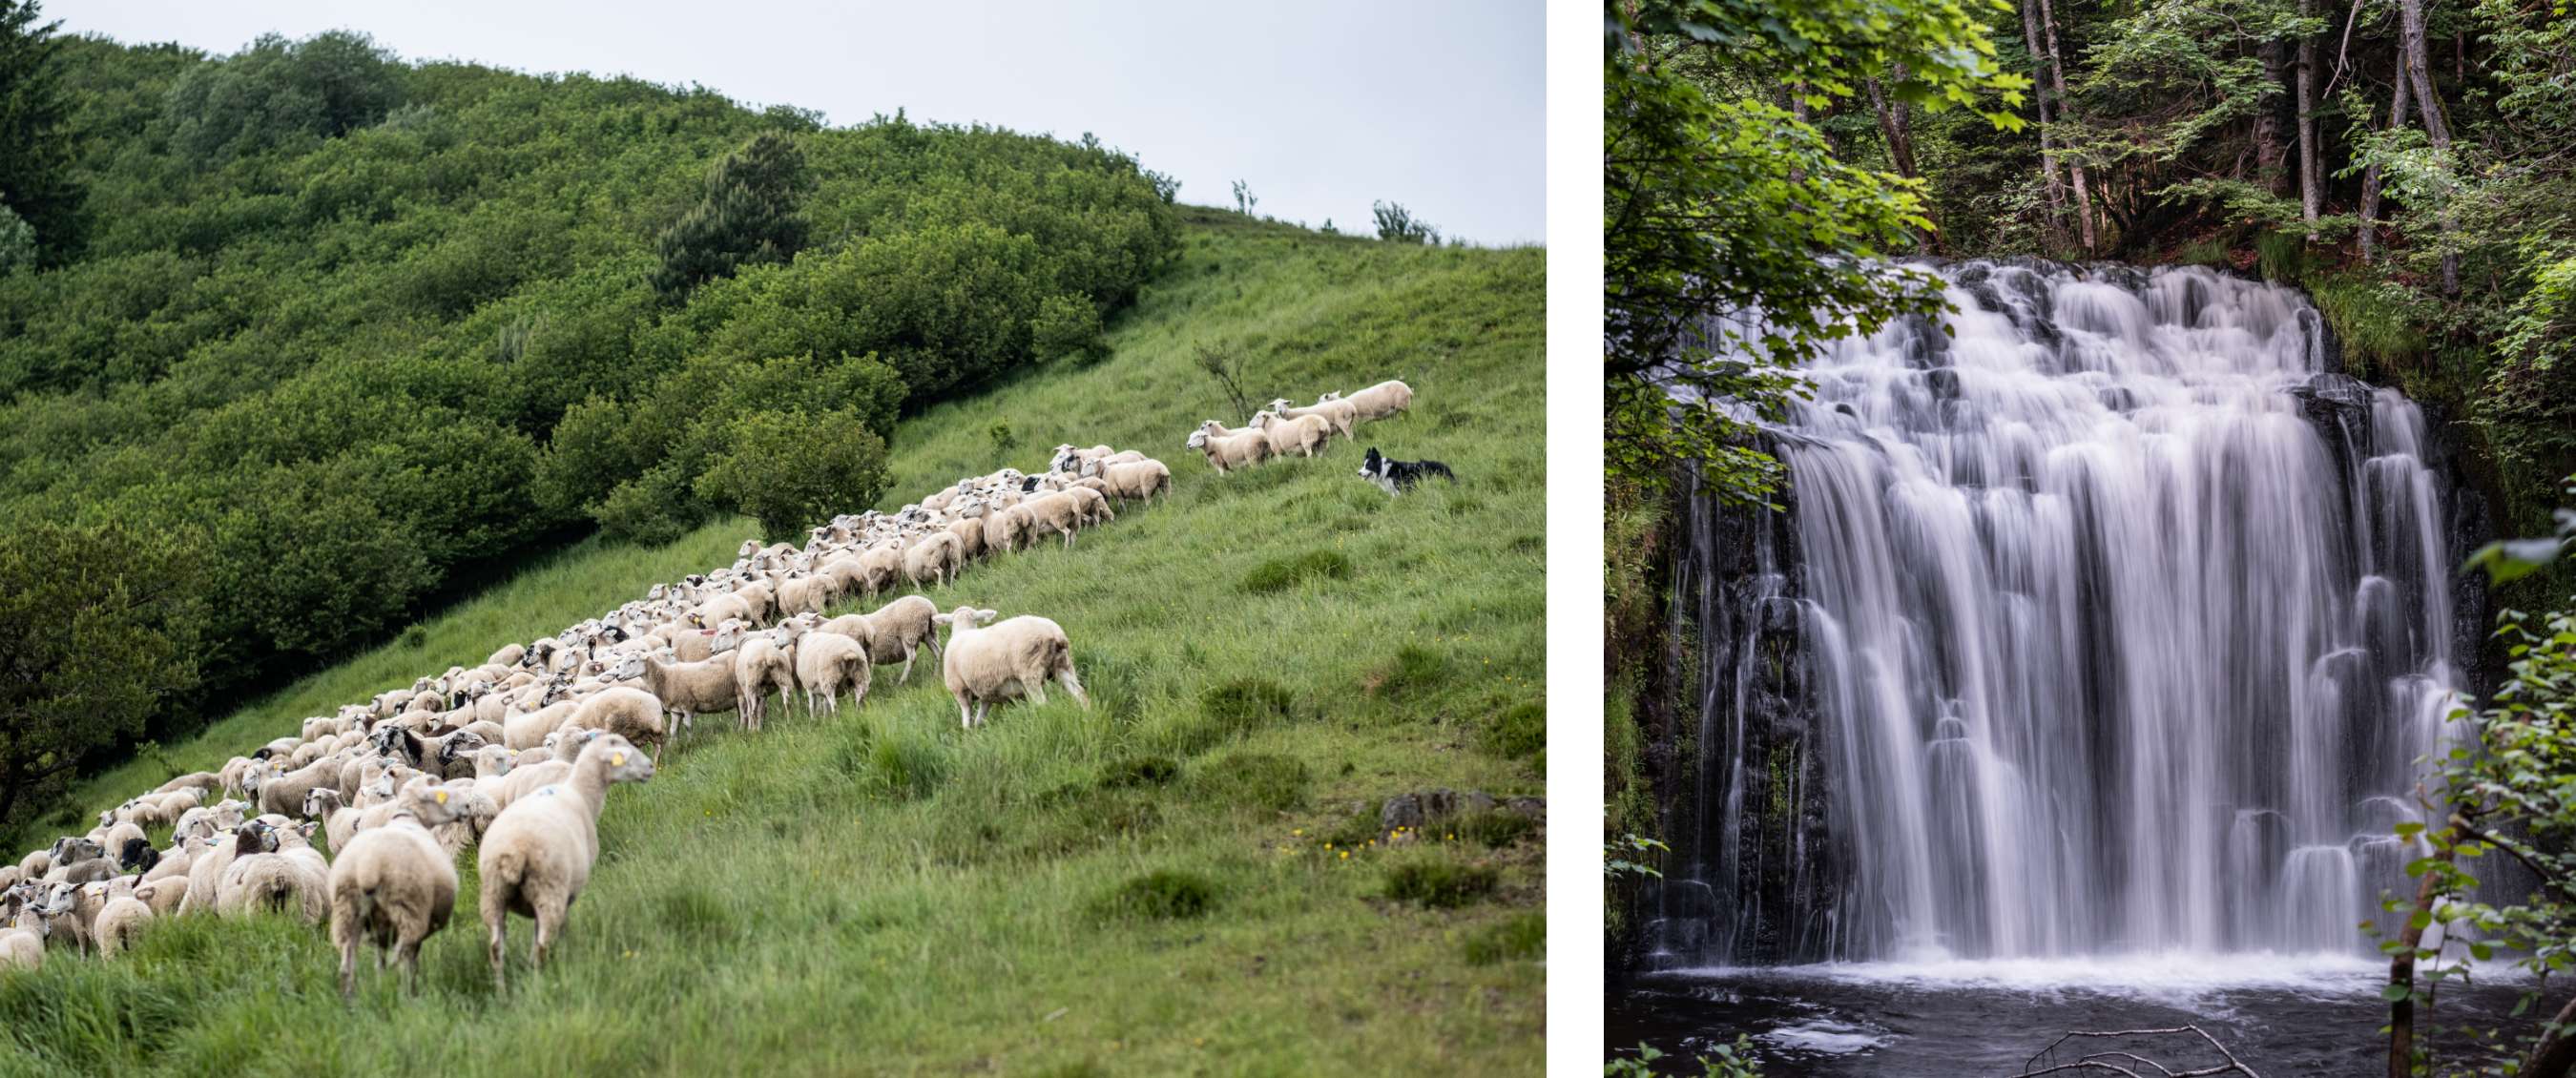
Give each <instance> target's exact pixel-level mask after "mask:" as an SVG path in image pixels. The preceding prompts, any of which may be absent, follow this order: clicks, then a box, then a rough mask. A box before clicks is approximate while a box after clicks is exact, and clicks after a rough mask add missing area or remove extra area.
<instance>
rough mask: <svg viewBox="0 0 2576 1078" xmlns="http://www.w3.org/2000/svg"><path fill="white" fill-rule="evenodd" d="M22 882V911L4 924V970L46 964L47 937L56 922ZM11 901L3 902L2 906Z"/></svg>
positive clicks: (0, 951) (0, 965)
mask: <svg viewBox="0 0 2576 1078" xmlns="http://www.w3.org/2000/svg"><path fill="white" fill-rule="evenodd" d="M25 886H31V885H22V887H21V888H20V891H19V895H18V897H17V902H18V903H19V905H18V915H17V917H15V918H14V919H12V921H11V923H10V924H8V925H6V926H0V970H11V969H20V970H29V971H33V970H37V969H42V968H44V965H45V937H47V936H48V935H51V934H52V932H53V924H52V923H51V922H49V921H47V920H45V915H44V914H43V913H41V912H39V911H38V910H37V909H36V907H35V905H34V903H33V901H32V900H31V899H30V898H29V897H28V896H27V894H26V892H25V890H24V887H25ZM6 904H7V903H5V902H0V906H5V905H6Z"/></svg>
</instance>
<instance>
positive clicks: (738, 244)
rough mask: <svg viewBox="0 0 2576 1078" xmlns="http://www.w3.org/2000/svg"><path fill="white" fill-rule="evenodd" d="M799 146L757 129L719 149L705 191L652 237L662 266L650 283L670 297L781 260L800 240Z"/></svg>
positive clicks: (679, 296) (801, 190) (802, 163)
mask: <svg viewBox="0 0 2576 1078" xmlns="http://www.w3.org/2000/svg"><path fill="white" fill-rule="evenodd" d="M806 186H807V180H806V176H805V153H804V151H802V150H799V149H797V148H796V143H795V141H794V140H792V139H790V138H789V137H787V136H785V135H781V134H778V133H776V132H764V133H762V134H760V135H757V136H755V137H753V138H752V140H751V141H750V142H748V143H745V144H744V145H743V147H742V148H741V149H739V150H736V151H734V152H732V153H729V154H726V155H725V156H724V159H723V160H721V161H718V162H716V165H715V167H714V168H713V169H710V170H709V171H708V173H707V194H706V198H705V199H704V200H703V201H701V202H699V203H698V205H697V207H696V208H695V209H692V210H690V211H689V213H688V215H687V216H684V217H682V218H680V220H679V221H678V223H675V224H673V225H672V226H671V227H669V228H667V229H664V230H663V232H662V236H661V240H660V250H661V255H662V268H661V270H660V271H658V272H656V273H655V274H654V275H653V290H654V291H656V292H658V293H660V294H661V296H662V298H663V300H664V301H665V302H678V301H679V300H680V299H682V298H683V297H685V296H687V295H688V293H689V292H690V291H691V290H693V289H695V288H697V287H698V286H699V285H701V284H705V283H706V282H708V281H711V280H714V279H716V278H718V277H730V276H732V275H733V274H734V273H735V272H736V271H738V270H740V269H741V268H742V267H744V266H758V265H766V264H773V263H785V262H787V261H788V260H790V259H793V258H795V257H796V252H797V250H798V249H800V248H802V247H804V246H805V238H806V228H807V225H806V220H805V215H804V214H802V213H800V212H798V211H797V204H798V202H799V201H801V200H802V198H803V196H804V191H805V188H806Z"/></svg>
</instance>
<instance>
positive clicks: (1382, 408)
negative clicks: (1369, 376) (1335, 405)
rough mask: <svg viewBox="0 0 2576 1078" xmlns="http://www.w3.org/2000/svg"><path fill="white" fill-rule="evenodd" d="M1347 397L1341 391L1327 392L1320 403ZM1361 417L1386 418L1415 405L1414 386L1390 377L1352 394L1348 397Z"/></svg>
mask: <svg viewBox="0 0 2576 1078" xmlns="http://www.w3.org/2000/svg"><path fill="white" fill-rule="evenodd" d="M1343 399H1345V398H1344V397H1343V396H1342V395H1341V394H1340V393H1338V392H1335V393H1326V394H1324V398H1323V400H1321V401H1318V402H1317V403H1318V404H1326V403H1330V402H1333V401H1337V400H1343ZM1347 399H1348V400H1349V401H1350V402H1351V406H1352V407H1353V408H1354V409H1356V410H1357V413H1358V415H1359V418H1361V419H1384V418H1386V417H1387V416H1391V415H1394V414H1396V413H1398V412H1403V411H1409V410H1411V409H1412V407H1413V387H1412V386H1409V385H1406V384H1404V383H1402V382H1399V381H1395V380H1393V379H1388V380H1387V381H1383V382H1379V383H1378V384H1376V385H1373V386H1370V387H1368V388H1367V389H1363V390H1360V391H1359V392H1357V393H1353V394H1351V395H1350V396H1349V397H1348V398H1347Z"/></svg>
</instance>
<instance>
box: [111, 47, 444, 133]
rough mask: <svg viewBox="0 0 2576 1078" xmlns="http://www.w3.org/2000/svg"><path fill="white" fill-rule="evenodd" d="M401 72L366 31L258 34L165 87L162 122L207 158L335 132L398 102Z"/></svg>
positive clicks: (370, 118) (370, 119) (378, 116)
mask: <svg viewBox="0 0 2576 1078" xmlns="http://www.w3.org/2000/svg"><path fill="white" fill-rule="evenodd" d="M404 72H405V69H404V68H403V66H402V65H401V64H399V63H397V62H396V61H395V59H394V55H393V53H392V51H391V50H388V49H384V48H381V47H379V46H378V45H377V44H376V43H375V41H374V40H373V39H372V38H369V37H368V36H367V35H365V34H360V33H355V32H352V31H347V30H332V31H327V32H324V33H320V34H316V35H314V36H312V37H309V38H306V39H304V40H302V41H289V40H287V39H286V38H284V37H282V36H279V35H277V34H263V35H261V36H260V38H259V40H257V41H254V42H252V43H251V44H250V47H248V48H245V49H243V50H242V51H240V52H238V53H235V54H233V55H232V56H230V57H228V58H226V59H224V60H222V61H220V62H217V63H213V64H206V65H202V66H198V67H193V68H190V69H189V70H188V72H187V73H186V74H185V75H182V76H181V77H180V78H179V80H178V81H177V82H176V83H174V84H173V85H172V86H171V87H170V92H169V98H168V100H167V103H166V104H165V105H164V106H163V110H162V123H163V125H164V126H165V128H166V129H167V131H168V132H169V137H170V140H171V144H172V145H173V146H175V147H176V148H178V149H179V150H180V151H181V152H182V153H185V154H187V155H188V156H190V157H193V158H195V159H197V160H199V161H206V162H221V161H227V160H230V159H232V158H235V157H240V156H243V155H245V154H253V153H258V152H260V151H263V150H267V149H270V148H272V147H280V146H287V145H291V144H294V143H296V142H298V141H299V140H304V139H318V138H338V137H340V136H342V135H346V134H348V133H349V132H352V131H355V130H357V129H359V128H362V127H366V126H368V125H370V124H373V123H375V122H376V121H378V120H381V119H383V118H384V116H385V114H386V113H388V112H391V111H392V110H393V109H394V107H395V106H396V105H399V104H401V103H402V96H403V90H402V83H403V75H404Z"/></svg>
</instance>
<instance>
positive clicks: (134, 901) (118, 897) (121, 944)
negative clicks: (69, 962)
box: [89, 880, 155, 956]
mask: <svg viewBox="0 0 2576 1078" xmlns="http://www.w3.org/2000/svg"><path fill="white" fill-rule="evenodd" d="M95 886H103V887H106V888H107V901H106V902H105V903H104V904H102V905H101V906H99V908H98V917H97V918H96V919H94V920H92V921H91V922H90V930H89V938H90V939H91V940H93V941H95V942H96V943H97V944H98V953H99V954H102V955H108V956H114V955H117V954H119V953H122V952H124V951H125V950H126V949H128V948H131V947H133V946H134V940H135V937H137V936H140V935H142V933H143V926H144V925H145V924H146V923H148V922H150V921H151V920H152V918H153V917H154V916H155V914H154V912H153V909H152V906H151V904H150V903H148V902H145V901H144V900H142V899H141V898H138V897H135V892H136V890H137V887H136V886H135V884H134V882H133V881H131V880H119V881H117V882H116V883H113V884H103V885H95Z"/></svg>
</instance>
